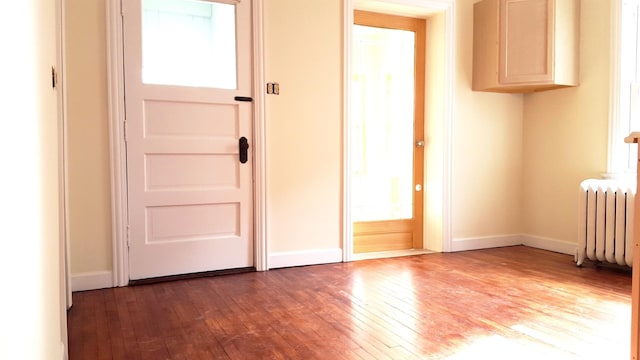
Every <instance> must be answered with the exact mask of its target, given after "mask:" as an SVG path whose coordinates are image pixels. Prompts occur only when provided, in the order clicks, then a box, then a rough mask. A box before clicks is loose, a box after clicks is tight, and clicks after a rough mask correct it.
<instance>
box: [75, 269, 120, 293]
mask: <svg viewBox="0 0 640 360" xmlns="http://www.w3.org/2000/svg"><path fill="white" fill-rule="evenodd" d="M110 287H113V273H112V272H111V271H94V272H86V273H79V274H71V291H85V290H96V289H104V288H110Z"/></svg>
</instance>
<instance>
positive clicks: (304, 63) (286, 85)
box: [67, 0, 609, 274]
mask: <svg viewBox="0 0 640 360" xmlns="http://www.w3.org/2000/svg"><path fill="white" fill-rule="evenodd" d="M476 1H477V0H458V1H456V3H455V20H456V28H455V41H456V44H455V52H456V63H455V66H456V68H455V69H456V71H455V84H454V92H455V94H454V95H455V103H454V109H453V111H454V119H453V122H454V123H453V140H452V141H453V144H452V147H453V161H452V166H453V170H452V171H453V178H452V187H453V188H452V196H453V202H452V204H451V205H452V208H451V211H452V216H453V219H452V227H453V228H452V232H453V234H452V235H453V238H454V249H458V250H460V249H465V248H469V247H478V246H480V247H482V246H485V245H492V244H498V245H499V244H503V243H511V242H514V241H515V242H517V241H519V240H520V236H521V235H522V234H528V235H531V236H535V237H539V238H545V239H546V238H550V239H555V240H560V241H565V242H567V241H569V242H571V241H574V240H573V238H574V235H573V233H574V232H575V224H574V223H575V218H574V216H575V209H576V208H575V207H576V206H577V203H575V202H574V200H575V199H574V197H575V196H576V195H575V194H576V191H577V190H576V186H577V183H578V181H579V179H582V178H586V177H589V176H595V175H597V174H599V173H600V172H604V171H605V170H606V168H605V167H606V125H605V124H606V116H607V114H606V111H607V110H606V98H607V93H606V91H607V88H608V75H607V74H608V73H607V71H608V55H606V54H607V51H608V21H609V2H607V1H600V0H583V1H582V10H583V14H582V37H581V39H582V40H581V41H582V56H581V62H582V66H581V69H582V70H581V76H582V85H581V86H580V87H578V88H575V89H566V90H554V91H549V92H543V93H538V94H533V95H524V96H523V95H517V94H516V95H510V94H492V93H481V92H473V91H471V68H472V66H471V64H472V41H473V29H472V27H473V16H472V14H473V3H475V2H476ZM68 4H69V6H68V7H67V9H68V14H67V28H68V31H69V34H68V36H67V42H68V43H67V51H68V52H69V54H68V62H69V67H70V69H69V76H70V79H69V91H70V94H69V99H68V100H69V103H70V106H72V108H71V109H70V110H69V125H70V134H69V135H70V139H69V142H70V164H69V167H70V171H71V174H70V186H71V189H70V197H71V202H72V203H71V210H72V213H71V234H70V235H71V238H72V244H71V246H72V249H71V250H72V251H71V252H72V266H73V272H74V274H84V273H92V272H99V273H103V272H109V271H111V232H110V223H111V216H110V209H109V206H110V204H109V202H108V199H109V176H108V167H109V160H108V154H109V148H108V131H107V125H108V119H107V107H106V65H105V62H104V61H105V54H104V49H105V46H106V45H105V38H104V31H105V19H104V0H95V1H81V0H68ZM264 11H265V19H264V22H265V39H264V40H265V48H266V54H265V56H266V64H265V77H266V79H265V80H266V81H270V82H279V83H280V90H281V94H280V95H278V96H275V95H267V96H266V99H265V100H266V103H265V105H266V142H267V143H266V148H267V164H266V172H267V189H266V190H267V194H266V196H267V236H268V247H269V251H270V252H271V253H272V254H273V255H274V257H273V258H272V259H270V260H273V261H274V262H275V263H279V264H292V261H293V262H295V261H299V260H300V259H311V260H310V261H312V262H315V261H325V262H326V261H334V260H335V261H337V260H339V258H340V251H339V249H340V248H341V246H342V240H343V239H341V226H342V224H341V221H342V220H341V219H342V214H341V191H342V190H341V186H342V185H341V178H342V162H341V159H342V121H343V119H342V103H341V101H342V78H341V77H342V1H339V0H323V1H320V0H316V1H304V2H302V1H292V0H269V1H264ZM444 21H445V19H444V17H443V16H442V15H436V16H434V17H432V18H431V19H429V21H428V28H427V34H428V37H429V38H428V40H429V44H428V47H427V49H428V50H427V57H428V60H430V61H429V66H433V67H432V68H430V69H429V72H428V79H427V88H428V91H427V104H428V107H427V114H428V118H427V132H428V133H427V134H426V138H427V141H428V142H427V145H428V146H430V147H433V148H436V149H437V148H440V149H442V136H443V134H442V131H443V129H442V127H441V126H442V123H441V122H439V121H438V116H440V115H441V113H442V112H443V111H444V110H443V106H444V104H443V103H442V102H441V101H442V98H439V97H438V96H437V94H435V95H434V94H433V92H437V91H438V89H439V87H440V85H441V84H440V83H439V82H441V81H443V80H442V78H441V76H442V73H441V72H440V70H441V68H442V66H443V61H444V57H443V56H442V54H441V51H443V50H442V49H444V45H443V44H442V43H439V41H442V40H443V37H442V36H443V35H442V33H441V32H442V31H443V26H444V25H443V24H444ZM430 31H433V32H430ZM429 51H431V52H429ZM576 134H577V135H578V136H575V135H576ZM587 138H589V139H587ZM429 151H430V149H427V163H426V170H427V174H426V176H427V182H426V185H427V186H432V188H429V187H427V188H426V190H427V192H429V191H431V194H429V193H427V195H426V196H427V204H429V206H432V208H430V209H429V208H428V209H426V211H427V213H429V211H431V213H432V214H436V215H437V214H440V215H441V213H439V212H440V211H441V204H440V203H438V201H432V202H431V203H430V202H429V197H430V196H431V197H435V198H436V199H437V198H438V197H440V198H441V197H442V194H441V191H442V187H441V184H442V182H440V181H441V180H442V178H441V176H442V174H438V173H437V172H438V171H439V170H438V169H440V170H441V169H442V166H441V165H440V164H438V161H439V159H441V156H442V154H441V153H437V152H435V153H434V152H432V153H429ZM429 156H431V158H429ZM438 222H439V219H436V220H434V218H429V219H427V221H426V228H425V234H426V235H427V237H428V238H427V239H425V243H426V244H428V246H429V247H430V248H433V249H436V250H440V249H441V248H442V245H441V244H440V243H438V242H437V241H435V242H434V239H435V238H438V237H441V236H442V229H440V228H438V225H437V224H438ZM272 265H273V264H272Z"/></svg>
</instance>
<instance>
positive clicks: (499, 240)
mask: <svg viewBox="0 0 640 360" xmlns="http://www.w3.org/2000/svg"><path fill="white" fill-rule="evenodd" d="M515 245H525V246H529V247H533V248H537V249H543V250H549V251H553V252H557V253H561V254H567V255H574V254H575V252H576V244H575V243H572V242H569V241H563V240H558V239H551V238H546V237H542V236H535V235H529V234H521V235H497V236H484V237H477V238H461V239H454V240H453V242H452V244H451V251H453V252H455V251H467V250H479V249H489V248H496V247H503V246H515Z"/></svg>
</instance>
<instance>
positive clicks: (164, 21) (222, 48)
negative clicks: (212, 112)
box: [142, 0, 237, 89]
mask: <svg viewBox="0 0 640 360" xmlns="http://www.w3.org/2000/svg"><path fill="white" fill-rule="evenodd" d="M235 19H236V16H235V5H231V4H221V3H215V2H208V1H196V0H143V2H142V82H143V83H145V84H159V85H180V86H197V87H211V88H219V89H235V88H236V87H237V76H236V21H235Z"/></svg>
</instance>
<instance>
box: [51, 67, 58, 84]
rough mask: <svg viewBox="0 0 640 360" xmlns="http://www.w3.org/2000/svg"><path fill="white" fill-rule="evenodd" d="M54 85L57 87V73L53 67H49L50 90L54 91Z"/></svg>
mask: <svg viewBox="0 0 640 360" xmlns="http://www.w3.org/2000/svg"><path fill="white" fill-rule="evenodd" d="M56 85H58V73H57V72H56V68H55V67H53V66H52V67H51V88H53V89H55V88H56Z"/></svg>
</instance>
